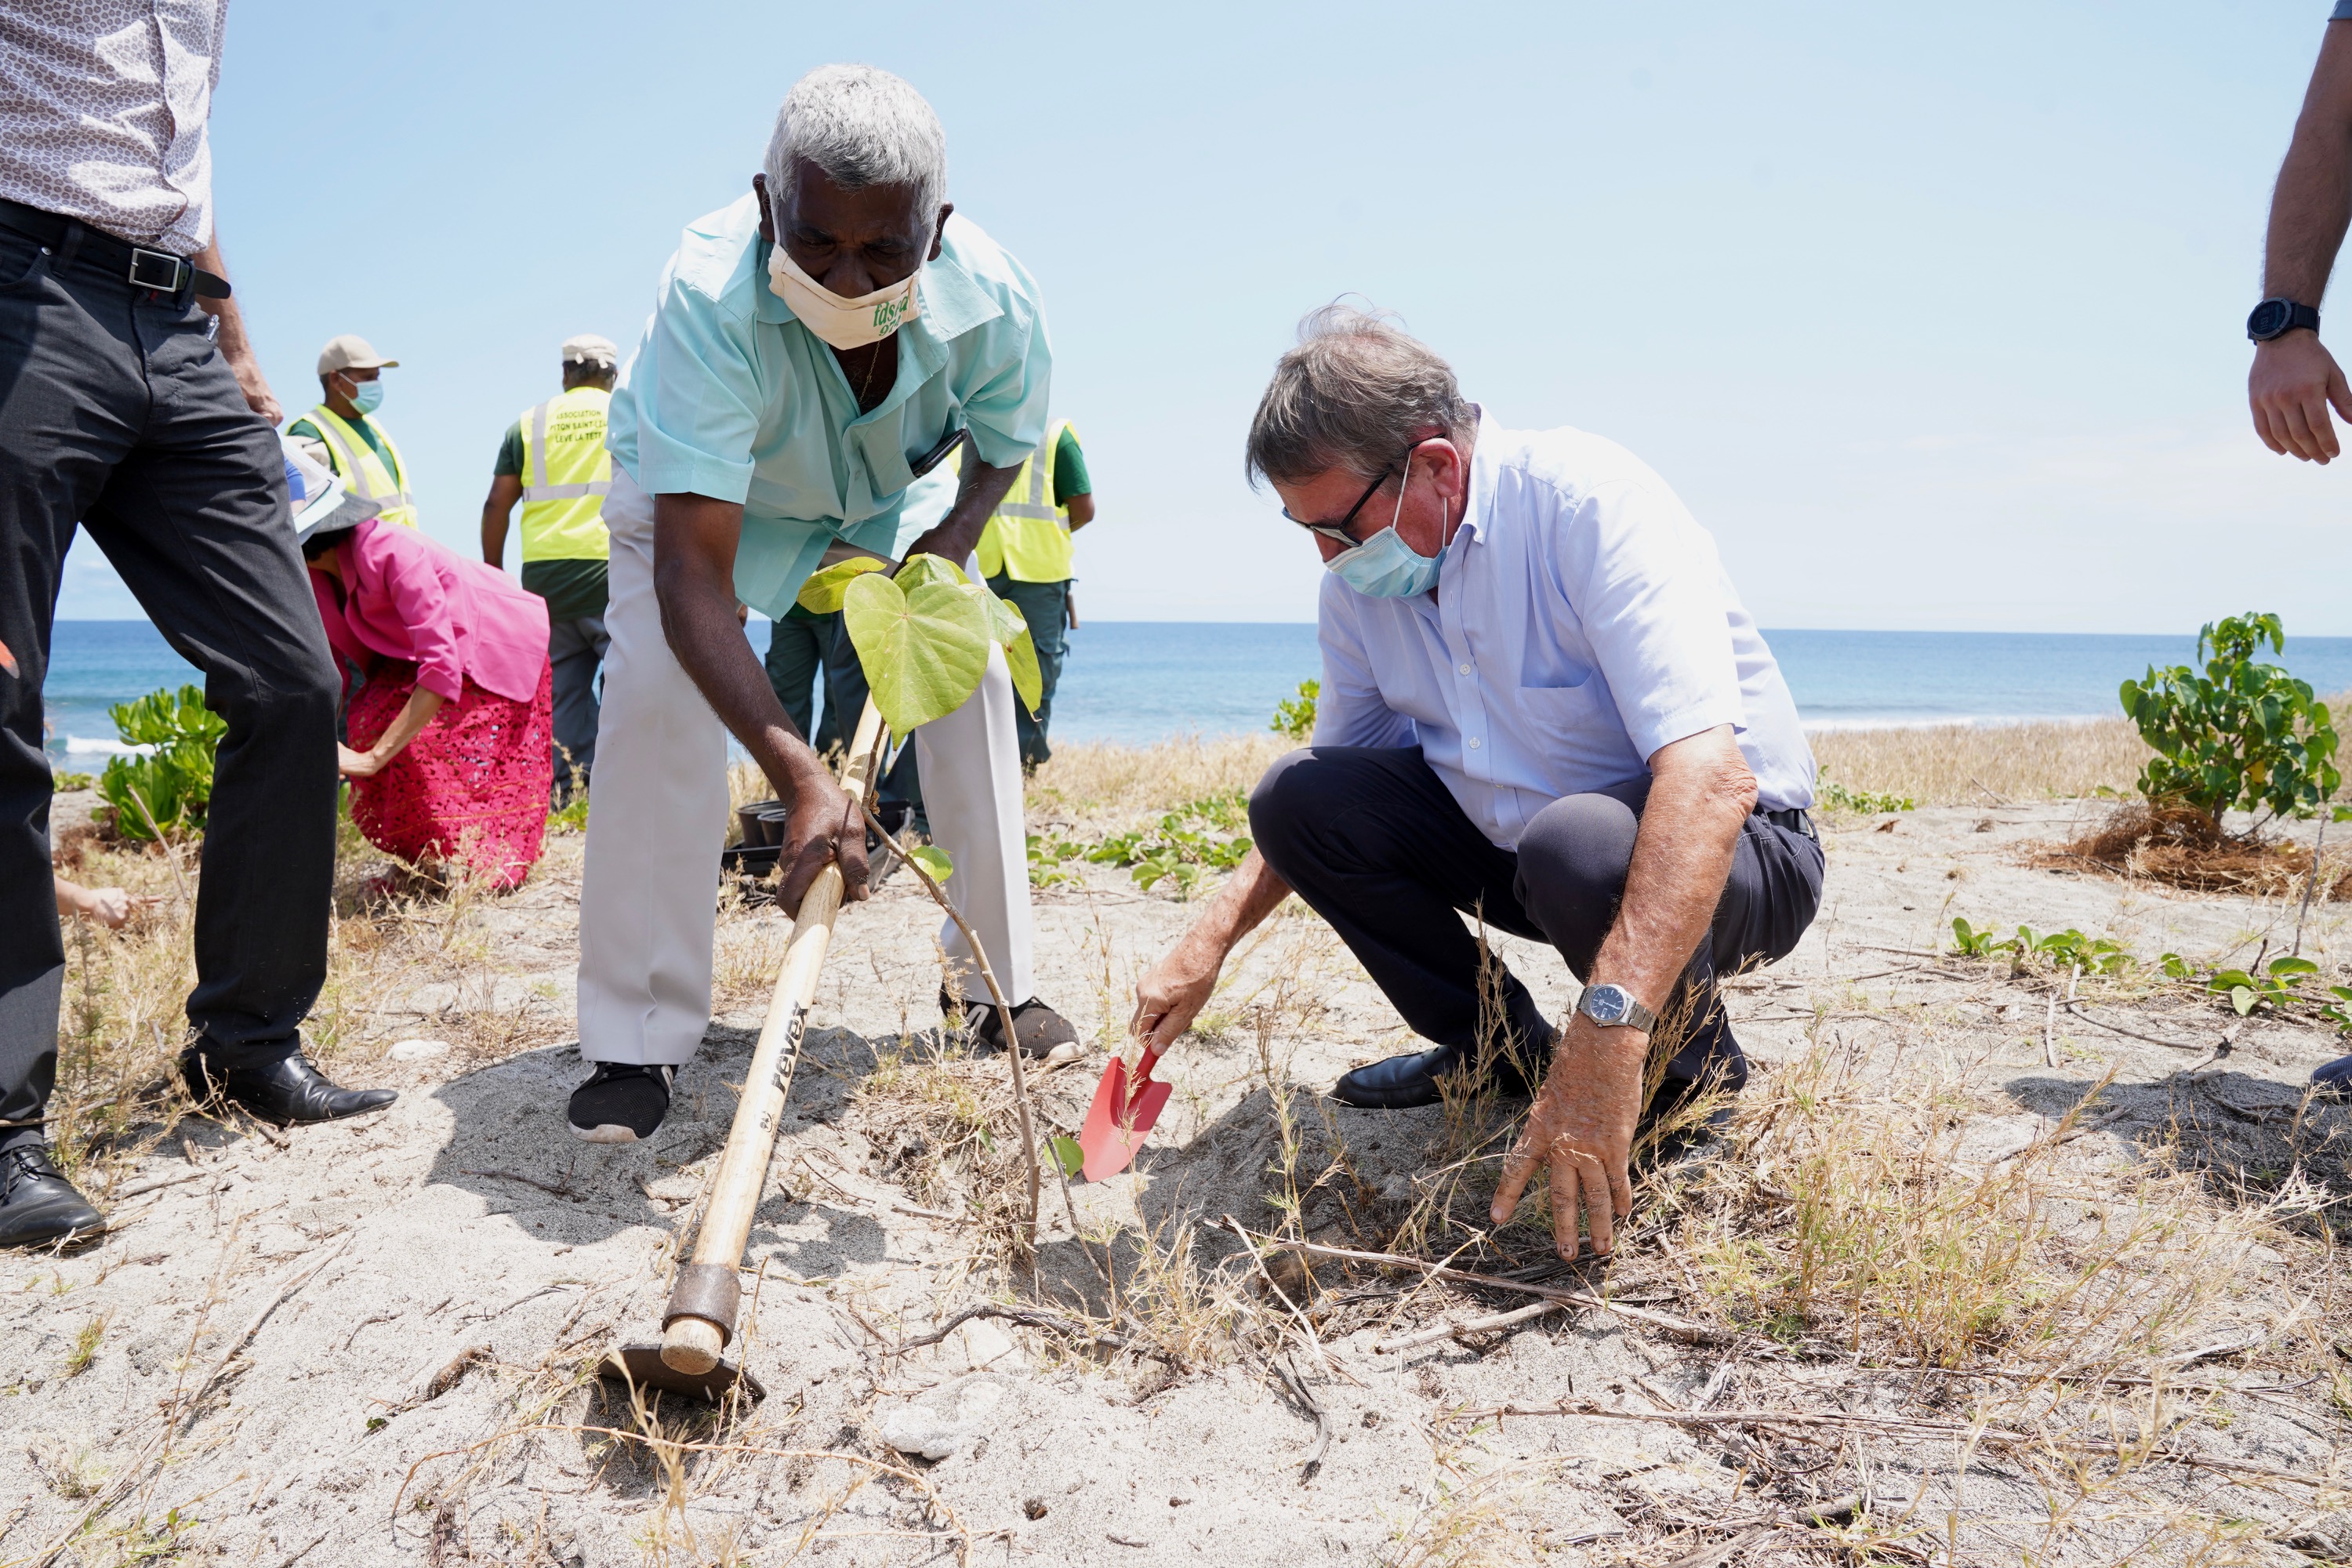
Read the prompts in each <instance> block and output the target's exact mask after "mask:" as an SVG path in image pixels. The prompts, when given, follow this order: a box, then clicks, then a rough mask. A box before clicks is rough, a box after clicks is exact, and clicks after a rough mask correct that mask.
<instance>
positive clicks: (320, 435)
mask: <svg viewBox="0 0 2352 1568" xmlns="http://www.w3.org/2000/svg"><path fill="white" fill-rule="evenodd" d="M399 363H400V362H399V361H398V360H396V359H386V358H384V357H383V355H382V354H380V353H376V352H375V349H374V347H373V345H372V344H370V343H369V342H368V341H367V340H366V339H365V338H362V337H359V336H356V335H354V334H353V333H351V332H345V333H344V334H343V335H342V336H341V337H339V338H331V339H329V340H328V342H327V346H326V347H325V348H323V349H320V351H319V391H320V394H321V395H322V397H323V401H322V402H320V405H319V406H318V407H316V408H313V409H312V410H310V413H308V414H305V415H304V416H302V417H301V418H299V419H297V420H296V421H294V423H293V424H291V425H289V426H287V427H286V434H287V435H289V436H290V437H294V438H295V439H296V440H298V441H301V442H305V443H307V444H308V445H307V446H306V448H305V449H306V450H308V451H309V452H310V454H311V455H312V456H314V457H317V458H320V460H321V461H322V462H324V463H325V464H326V465H327V466H328V467H329V468H332V469H334V470H335V472H336V473H338V474H340V475H341V476H342V479H343V484H344V487H345V488H346V489H349V490H351V491H352V493H353V494H355V495H357V496H359V497H360V498H361V499H362V500H372V501H373V502H375V503H376V505H377V507H378V508H379V509H380V510H378V512H377V514H376V515H378V516H379V517H381V518H383V520H384V521H386V522H397V523H401V524H403V525H404V526H406V527H409V528H415V526H416V505H415V502H414V501H413V500H410V499H409V494H408V468H407V466H406V465H405V464H404V463H402V462H401V460H400V448H399V447H395V446H394V445H393V444H392V437H391V436H390V435H389V434H388V433H387V432H386V431H385V430H384V427H383V426H382V425H379V424H377V423H376V419H375V411H376V409H377V408H378V407H379V406H380V405H382V404H383V373H384V372H385V371H387V370H391V369H393V368H394V367H395V366H397V365H398V364H399Z"/></svg>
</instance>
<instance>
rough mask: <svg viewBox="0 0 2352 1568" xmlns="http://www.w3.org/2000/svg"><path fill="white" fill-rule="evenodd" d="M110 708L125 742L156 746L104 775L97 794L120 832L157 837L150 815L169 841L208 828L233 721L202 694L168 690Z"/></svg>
mask: <svg viewBox="0 0 2352 1568" xmlns="http://www.w3.org/2000/svg"><path fill="white" fill-rule="evenodd" d="M108 711H109V713H110V714H111V715H112V717H113V719H114V732H115V734H116V735H117V736H119V737H120V738H121V740H122V742H124V743H125V744H126V745H134V746H152V747H154V748H155V750H154V751H153V752H151V753H149V754H148V755H145V756H136V757H116V758H114V759H113V760H112V761H111V762H109V763H107V764H106V772H105V773H103V774H101V775H100V778H99V781H98V793H99V794H100V795H101V796H103V797H104V798H105V800H106V802H107V804H108V805H110V806H111V807H112V808H113V813H114V830H115V832H117V833H119V834H121V836H122V837H125V838H142V839H145V838H152V837H155V836H154V834H153V833H152V832H151V831H149V829H148V826H147V823H148V818H149V817H151V816H152V818H153V819H154V821H155V826H158V827H161V828H162V829H163V832H164V833H165V834H166V835H167V836H172V835H178V834H182V833H186V832H189V831H191V830H193V829H194V828H195V827H196V826H199V825H200V824H202V822H203V821H204V816H205V807H206V806H207V805H210V804H211V801H212V797H213V750H214V748H215V747H216V746H218V745H219V744H220V738H221V737H222V736H223V735H225V734H226V733H228V723H227V721H226V720H224V719H222V718H221V717H220V715H219V714H217V713H215V712H214V711H213V710H211V709H209V708H206V707H205V694H204V692H203V690H202V689H199V688H197V687H194V686H183V687H181V688H180V689H178V690H177V691H173V690H171V689H168V688H167V689H163V690H161V691H151V692H149V693H148V694H147V695H146V696H144V697H142V698H140V699H139V700H136V701H133V702H119V703H117V704H115V705H114V707H112V708H111V709H110V710H108ZM142 805H144V806H145V808H146V809H145V810H144V811H143V812H142V810H141V809H140V808H141V806H142Z"/></svg>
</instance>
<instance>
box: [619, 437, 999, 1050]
mask: <svg viewBox="0 0 2352 1568" xmlns="http://www.w3.org/2000/svg"><path fill="white" fill-rule="evenodd" d="M604 522H605V525H606V527H608V528H609V529H610V530H611V531H612V535H613V558H612V568H611V577H610V582H611V604H610V605H609V606H608V607H607V608H606V610H605V612H604V626H605V630H606V631H607V632H608V633H610V634H611V637H612V639H613V640H612V647H611V648H610V649H609V651H607V652H606V654H605V656H604V710H603V713H602V715H601V716H600V719H599V721H598V724H597V727H596V777H595V781H594V784H593V786H592V795H591V800H592V804H591V805H590V807H589V812H588V866H587V872H586V879H585V882H584V884H583V888H582V890H581V898H580V1054H581V1056H582V1057H583V1058H585V1059H587V1060H589V1061H597V1062H635V1063H648V1064H656V1065H660V1064H667V1065H671V1066H676V1065H677V1064H680V1063H683V1062H686V1061H688V1060H689V1059H691V1058H692V1057H693V1055H694V1051H695V1047H697V1046H698V1045H699V1044H700V1043H701V1041H702V1032H703V1029H704V1027H705V1026H707V1025H708V1024H709V1021H710V939H711V927H712V923H713V913H714V911H715V910H716V908H717V905H718V894H719V849H720V847H722V846H723V845H724V844H725V842H726V837H727V823H728V820H729V817H728V799H727V732H726V730H725V729H724V727H722V726H721V725H720V723H719V716H718V715H717V714H715V713H713V712H712V711H711V710H710V705H709V703H708V702H705V701H704V700H703V699H702V693H701V692H700V691H699V690H698V689H696V687H695V684H694V682H693V681H692V680H691V679H688V676H687V673H686V671H685V669H684V668H681V667H680V666H679V664H678V662H677V658H676V657H675V656H673V655H672V654H671V652H670V650H669V643H668V641H667V639H666V638H665V637H663V636H662V627H661V608H660V606H659V605H658V604H657V603H656V600H655V597H654V507H653V499H652V498H651V497H650V496H648V495H646V493H645V491H643V490H641V489H638V488H637V487H636V485H635V483H633V482H632V481H631V480H630V479H629V477H628V475H627V474H626V473H625V472H623V471H622V470H620V469H618V468H615V469H614V472H613V488H612V491H611V493H610V494H609V495H607V496H606V497H605V498H604ZM855 724H856V719H855V717H854V716H852V717H850V718H849V719H848V720H847V721H846V722H845V725H844V731H845V732H846V731H847V729H849V728H850V727H852V726H854V725H855ZM915 747H916V754H917V765H918V766H919V768H920V769H921V772H922V779H923V803H924V810H925V812H926V814H927V815H928V816H929V817H930V822H931V837H932V838H933V840H934V841H935V842H937V843H938V845H939V846H940V848H942V849H945V850H946V851H947V852H948V854H949V855H950V856H951V857H952V858H954V860H955V875H954V876H952V877H950V879H948V884H947V889H948V895H949V897H950V899H951V900H953V902H954V904H955V907H956V910H957V911H958V912H959V913H961V915H962V916H963V917H964V919H965V920H967V921H971V926H972V929H973V930H974V931H977V932H978V933H979V935H980V940H981V942H982V943H983V944H984V945H985V946H986V947H987V949H988V957H989V962H990V963H992V964H993V965H994V966H995V969H996V978H997V983H998V984H1001V985H1003V987H1004V991H1005V994H1006V995H1007V996H1008V997H1010V998H1011V999H1012V1000H1013V1001H1014V1002H1020V1001H1023V1000H1025V999H1026V998H1027V997H1029V996H1030V995H1032V994H1034V976H1033V973H1032V968H1031V945H1032V941H1033V928H1032V921H1031V916H1030V908H1029V857H1028V848H1027V841H1026V840H1025V839H1024V837H1023V833H1022V816H1021V752H1020V747H1019V744H1018V742H1017V741H1016V739H1015V737H1014V734H1013V679H1012V676H1011V674H1010V673H1009V672H1008V671H1007V670H1006V668H1005V666H1004V655H1003V650H1001V649H991V650H990V652H989V656H988V674H987V676H986V677H985V678H983V679H982V681H981V685H980V689H979V690H978V691H976V692H974V693H973V694H972V696H971V699H970V700H968V701H966V702H965V703H964V705H963V706H962V707H961V708H959V709H957V710H955V711H954V712H952V713H950V714H949V715H948V716H947V717H946V718H944V719H940V720H936V721H933V722H931V723H929V724H926V725H924V726H923V727H922V728H921V729H919V730H918V731H915ZM901 874H902V875H904V874H905V873H901ZM845 919H846V920H848V921H852V922H854V921H856V912H855V910H854V909H853V910H849V911H846V912H845ZM852 929H855V928H854V924H853V927H852ZM940 943H941V945H943V946H944V947H945V948H946V949H947V951H948V956H949V957H950V958H951V959H954V960H957V961H959V962H960V963H965V964H966V977H965V981H964V987H963V989H964V994H965V995H966V996H967V997H969V998H971V999H972V1000H975V1001H976V1000H980V999H982V998H983V997H984V996H985V995H986V994H987V987H986V986H985V985H983V984H982V982H981V979H980V972H979V969H978V968H977V966H974V965H971V964H969V963H968V961H969V960H970V958H971V952H970V950H969V949H968V948H967V947H966V946H965V944H964V942H963V937H962V934H961V932H959V931H957V930H956V929H955V926H954V923H953V922H952V921H943V922H941V927H940Z"/></svg>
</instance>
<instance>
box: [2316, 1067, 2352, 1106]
mask: <svg viewBox="0 0 2352 1568" xmlns="http://www.w3.org/2000/svg"><path fill="white" fill-rule="evenodd" d="M2311 1088H2312V1092H2313V1093H2315V1094H2317V1095H2319V1096H2320V1097H2321V1098H2322V1099H2325V1100H2352V1057H2337V1058H2336V1059H2335V1060H2334V1061H2332V1062H2329V1063H2328V1064H2327V1065H2326V1067H2322V1068H2314V1069H2313V1070H2312V1074H2311Z"/></svg>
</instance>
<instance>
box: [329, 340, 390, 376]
mask: <svg viewBox="0 0 2352 1568" xmlns="http://www.w3.org/2000/svg"><path fill="white" fill-rule="evenodd" d="M398 363H400V362H399V361H398V360H396V359H386V358H384V357H383V355H382V354H380V353H376V352H375V345H374V344H373V343H371V342H368V341H367V340H366V339H365V338H363V337H361V336H360V335H359V334H358V333H356V332H345V333H344V334H343V335H342V336H341V337H340V338H329V339H328V340H327V346H326V347H325V348H322V349H320V351H319V374H320V375H327V374H332V373H333V372H335V371H339V370H389V369H391V368H392V367H393V366H394V365H396V364H398Z"/></svg>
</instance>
